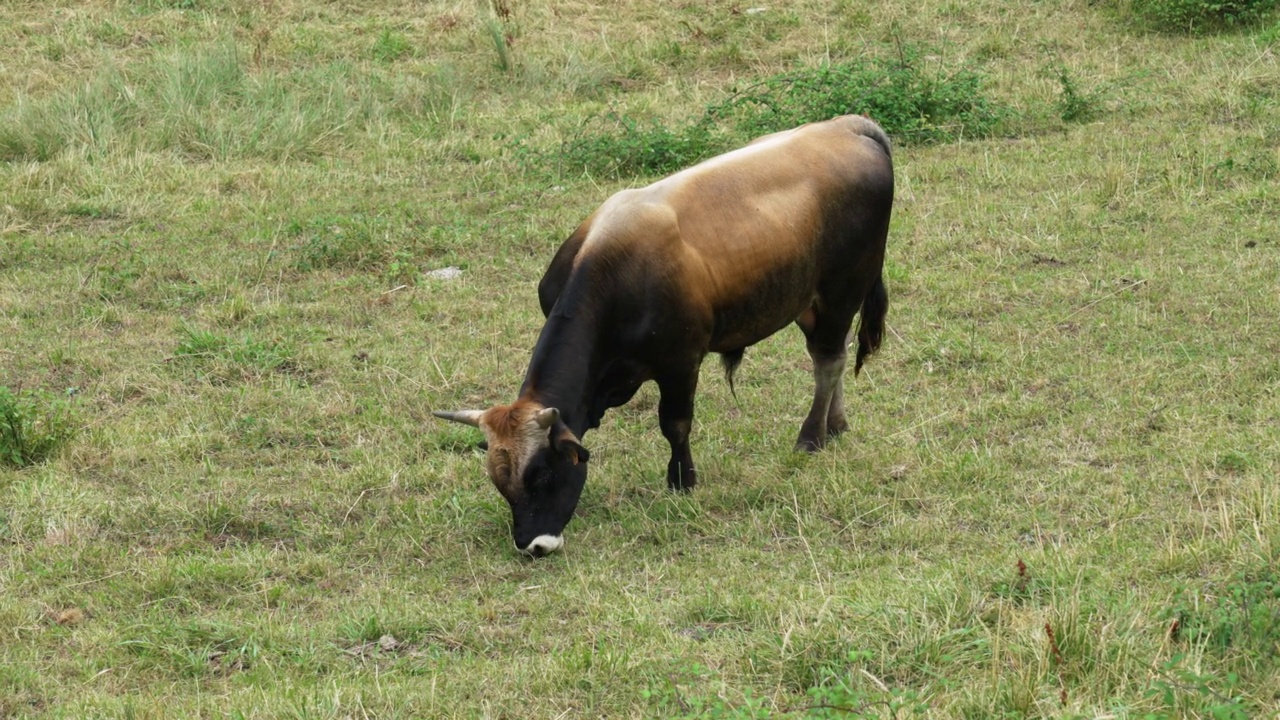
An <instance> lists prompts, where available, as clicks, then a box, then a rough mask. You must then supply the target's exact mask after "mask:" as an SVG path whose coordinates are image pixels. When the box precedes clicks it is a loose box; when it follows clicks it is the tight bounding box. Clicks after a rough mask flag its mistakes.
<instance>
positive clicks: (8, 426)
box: [0, 385, 74, 468]
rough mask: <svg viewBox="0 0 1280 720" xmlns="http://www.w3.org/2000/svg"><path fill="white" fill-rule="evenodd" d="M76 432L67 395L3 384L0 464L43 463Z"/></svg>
mask: <svg viewBox="0 0 1280 720" xmlns="http://www.w3.org/2000/svg"><path fill="white" fill-rule="evenodd" d="M69 392H70V391H69ZM73 434H74V428H73V425H72V416H71V403H70V401H69V399H68V397H67V396H61V395H55V394H52V393H47V392H40V391H31V390H19V391H17V392H15V391H13V390H11V389H9V388H7V387H5V386H3V385H0V465H8V466H10V467H15V468H23V467H27V466H30V465H35V464H37V463H42V462H44V461H45V460H47V459H48V458H49V457H50V456H51V455H52V454H53V453H54V452H55V451H56V450H57V449H58V447H59V446H61V445H62V444H63V443H64V442H66V441H67V440H68V439H69V438H70V437H71V436H72V435H73Z"/></svg>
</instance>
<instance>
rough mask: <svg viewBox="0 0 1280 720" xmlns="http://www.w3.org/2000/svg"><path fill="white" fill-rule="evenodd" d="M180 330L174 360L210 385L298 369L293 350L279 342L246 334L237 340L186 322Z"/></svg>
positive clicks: (291, 371)
mask: <svg viewBox="0 0 1280 720" xmlns="http://www.w3.org/2000/svg"><path fill="white" fill-rule="evenodd" d="M181 333H182V337H181V339H180V340H179V341H178V347H177V349H176V350H175V351H174V359H175V360H177V361H178V362H179V363H180V364H181V366H182V367H186V368H190V369H191V370H193V371H194V372H195V373H196V376H197V377H198V378H200V379H202V380H205V381H208V382H212V383H214V384H223V383H228V382H237V381H243V380H248V379H254V378H260V377H262V376H264V375H267V374H269V373H287V374H298V373H300V371H301V368H300V367H299V365H298V363H297V360H296V358H295V353H294V351H293V349H292V348H290V347H289V346H287V345H285V344H283V343H279V342H275V341H264V340H255V339H253V338H252V337H250V336H247V335H246V336H244V337H242V338H239V339H237V338H232V337H230V336H227V335H219V334H218V333H215V332H211V331H208V330H200V329H198V328H194V327H191V326H189V325H188V326H183V327H182V330H181Z"/></svg>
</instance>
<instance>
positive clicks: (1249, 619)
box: [1167, 569, 1280, 662]
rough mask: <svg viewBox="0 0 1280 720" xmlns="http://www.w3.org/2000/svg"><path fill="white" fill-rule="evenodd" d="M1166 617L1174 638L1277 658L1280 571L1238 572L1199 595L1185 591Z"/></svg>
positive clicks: (1271, 659) (1220, 649)
mask: <svg viewBox="0 0 1280 720" xmlns="http://www.w3.org/2000/svg"><path fill="white" fill-rule="evenodd" d="M1167 617H1169V618H1170V619H1171V620H1170V622H1171V625H1170V630H1169V635H1170V637H1171V638H1172V639H1174V640H1177V641H1179V642H1182V643H1189V644H1192V645H1203V646H1204V647H1205V648H1207V649H1210V650H1213V651H1215V652H1218V653H1222V654H1227V653H1234V654H1238V655H1241V656H1244V657H1246V658H1252V659H1255V660H1258V661H1262V662H1274V661H1275V660H1276V659H1277V658H1278V657H1280V573H1278V572H1277V571H1275V570H1271V569H1268V570H1264V571H1262V572H1258V573H1245V574H1239V575H1236V576H1235V577H1233V578H1232V579H1231V580H1230V581H1228V582H1227V583H1225V584H1224V585H1223V586H1222V587H1221V588H1218V589H1217V590H1216V591H1214V592H1212V593H1206V594H1205V596H1204V597H1202V598H1199V599H1198V600H1197V599H1195V598H1192V597H1188V596H1186V595H1184V596H1183V597H1182V598H1180V599H1179V601H1178V603H1176V604H1175V606H1174V607H1173V608H1172V609H1171V610H1170V611H1169V612H1168V613H1167Z"/></svg>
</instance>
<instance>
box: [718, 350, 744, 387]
mask: <svg viewBox="0 0 1280 720" xmlns="http://www.w3.org/2000/svg"><path fill="white" fill-rule="evenodd" d="M744 352H746V348H739V349H737V350H730V351H729V352H724V353H720V362H721V364H723V365H724V377H725V379H726V380H728V381H729V392H730V393H731V394H732V395H733V397H734V399H737V397H738V392H737V390H734V388H733V374H734V373H735V372H737V371H738V366H739V365H741V364H742V355H743V353H744Z"/></svg>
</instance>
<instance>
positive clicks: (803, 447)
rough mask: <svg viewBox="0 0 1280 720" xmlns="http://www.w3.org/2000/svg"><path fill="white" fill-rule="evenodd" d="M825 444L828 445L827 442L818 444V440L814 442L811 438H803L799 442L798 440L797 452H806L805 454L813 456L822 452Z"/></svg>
mask: <svg viewBox="0 0 1280 720" xmlns="http://www.w3.org/2000/svg"><path fill="white" fill-rule="evenodd" d="M825 444H826V443H825V442H818V441H817V440H813V439H811V438H803V437H802V438H800V439H799V440H796V452H805V453H809V454H813V453H816V452H818V451H819V450H821V449H822V446H823V445H825Z"/></svg>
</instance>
